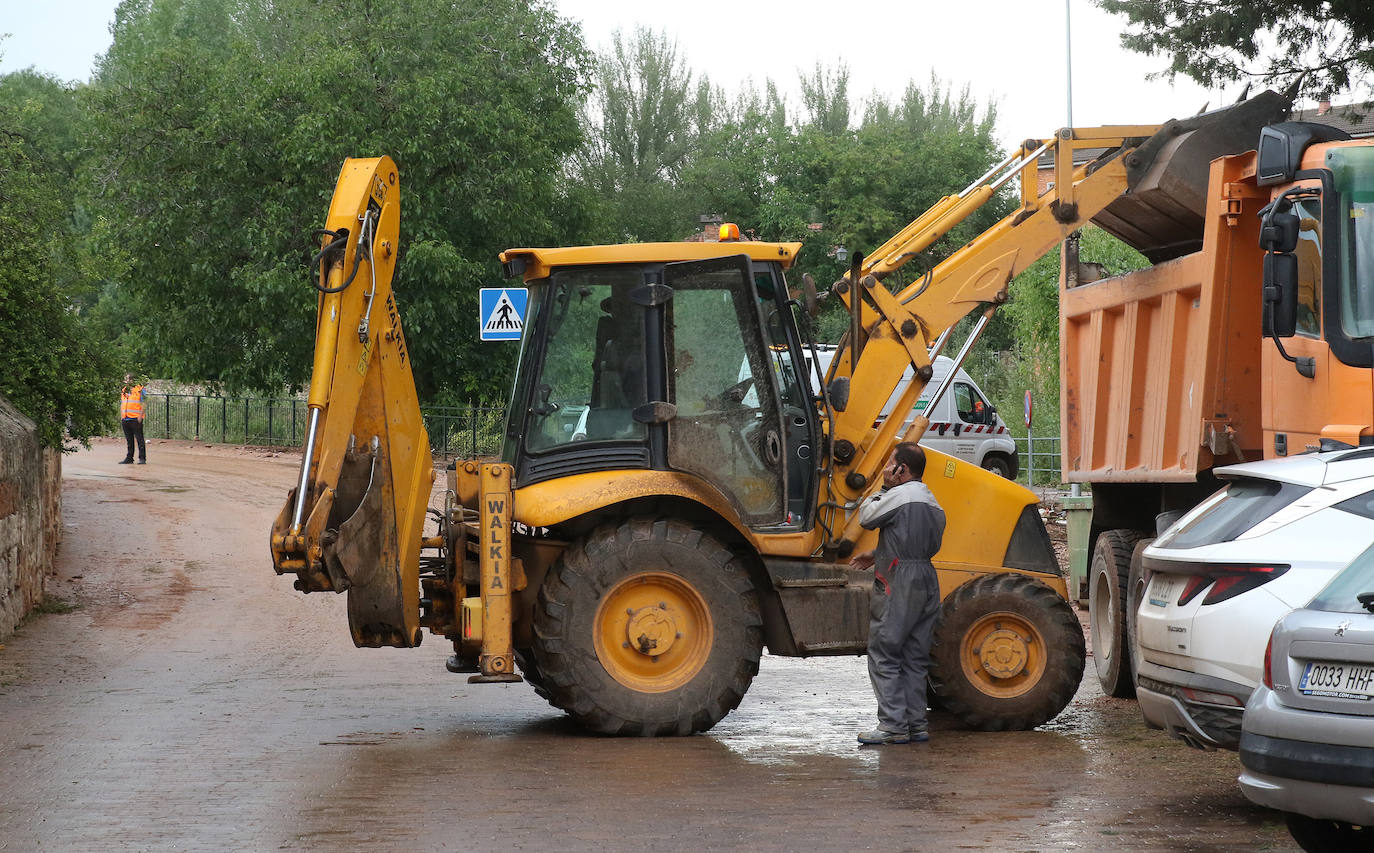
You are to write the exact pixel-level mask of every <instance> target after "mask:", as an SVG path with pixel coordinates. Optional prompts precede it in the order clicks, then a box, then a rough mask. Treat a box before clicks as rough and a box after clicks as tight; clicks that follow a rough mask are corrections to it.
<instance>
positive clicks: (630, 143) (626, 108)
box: [576, 27, 713, 242]
mask: <svg viewBox="0 0 1374 853" xmlns="http://www.w3.org/2000/svg"><path fill="white" fill-rule="evenodd" d="M712 94H713V93H712V92H711V90H710V86H709V84H703V86H699V87H694V86H693V84H692V72H691V70H690V69H689V68H688V67H687V61H686V59H685V58H684V57H683V56H682V55H681V53H679V51H678V47H677V43H676V42H675V41H673V40H672V39H671V38H669V37H668V36H667V35H666V34H659V33H655V32H653V31H652V30H649V29H646V28H644V27H636V28H635V30H634V32H633V33H631V34H630V35H628V36H627V35H625V34H624V33H622V32H620V31H619V30H617V31H616V32H615V33H614V34H613V36H612V38H611V44H610V46H609V48H608V49H607V52H606V53H605V54H603V55H602V56H600V57H599V58H598V60H597V62H596V86H595V89H594V91H593V93H592V95H591V97H590V98H589V99H588V101H587V104H586V108H585V110H584V112H583V119H582V120H583V123H584V125H585V126H586V127H587V129H588V134H587V142H586V145H585V147H584V148H583V149H582V151H581V152H580V153H579V156H578V157H577V162H576V171H577V173H578V175H579V176H580V177H581V178H582V180H584V181H585V182H586V183H587V184H588V185H589V186H590V187H591V188H592V190H593V192H594V193H595V195H596V197H597V198H599V199H600V200H601V203H602V205H603V206H604V207H603V216H604V218H605V231H604V233H603V235H602V236H603V238H604V239H607V240H612V241H618V242H619V241H624V242H639V241H654V240H680V239H682V237H684V236H685V235H686V230H687V228H688V226H687V224H686V223H687V222H688V221H689V217H690V215H691V214H690V212H689V211H687V210H685V209H684V206H683V198H682V194H681V192H680V190H679V184H678V178H679V176H680V175H681V173H682V170H683V168H684V166H685V164H686V162H687V160H688V158H689V156H690V154H691V151H692V147H693V143H694V142H695V140H696V138H697V136H698V126H699V124H701V123H709V122H711V121H712V119H713V116H712V104H711V97H712Z"/></svg>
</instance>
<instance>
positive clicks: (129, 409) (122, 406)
mask: <svg viewBox="0 0 1374 853" xmlns="http://www.w3.org/2000/svg"><path fill="white" fill-rule="evenodd" d="M119 417H120V418H121V419H123V418H138V419H139V420H143V386H142V385H135V386H134V387H132V388H130V389H129V390H127V391H125V392H124V393H123V394H120V395H119Z"/></svg>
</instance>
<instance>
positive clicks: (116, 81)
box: [86, 0, 587, 400]
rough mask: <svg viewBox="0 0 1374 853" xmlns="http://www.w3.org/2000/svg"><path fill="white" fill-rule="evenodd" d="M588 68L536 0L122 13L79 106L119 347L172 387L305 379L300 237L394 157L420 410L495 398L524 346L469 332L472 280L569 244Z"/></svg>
mask: <svg viewBox="0 0 1374 853" xmlns="http://www.w3.org/2000/svg"><path fill="white" fill-rule="evenodd" d="M586 61H587V57H586V54H585V51H584V49H583V47H582V43H581V39H580V35H579V32H578V30H577V28H576V27H575V26H574V25H573V24H570V23H569V22H567V21H564V20H562V19H560V18H559V17H558V16H557V15H556V14H555V13H554V12H553V11H552V10H551V9H550V8H549V7H547V6H546V5H543V4H542V3H539V2H537V0H487V2H482V3H477V2H459V3H455V2H451V0H274V2H270V3H268V2H263V0H126V2H124V3H123V4H121V6H120V7H119V9H118V12H117V15H116V20H115V24H114V42H113V44H112V46H111V48H110V50H109V52H108V53H107V54H106V55H105V57H104V58H103V59H102V61H101V62H100V64H99V66H98V68H97V75H96V78H95V80H94V81H93V85H92V86H91V88H90V90H89V93H88V94H89V97H88V98H87V100H86V104H87V107H88V109H89V111H90V114H91V120H92V129H93V134H92V139H93V148H94V150H95V164H94V168H93V170H92V174H91V179H92V180H91V186H92V191H93V196H94V203H95V204H96V205H97V206H98V208H99V209H100V210H101V211H102V212H104V213H105V214H106V216H107V217H108V219H109V221H110V222H112V223H115V225H114V228H113V231H112V233H111V235H110V239H109V241H108V243H107V245H108V246H110V247H111V248H112V249H113V248H114V247H118V249H119V250H120V251H125V252H127V253H128V255H129V256H130V257H131V258H132V259H133V261H132V264H131V266H130V269H129V271H128V273H127V274H126V275H125V276H123V277H122V278H121V279H120V280H119V281H118V282H117V283H116V285H115V286H114V287H112V288H111V289H110V291H109V294H108V296H109V298H110V299H112V300H114V301H116V302H117V303H118V310H117V311H116V310H113V309H112V310H111V313H112V314H118V316H120V317H122V318H125V319H126V320H127V321H128V328H127V332H126V340H127V341H128V342H129V343H130V345H131V346H133V347H135V348H136V349H137V350H138V351H139V352H140V353H142V354H143V356H144V357H145V358H146V359H147V361H148V363H149V364H150V365H151V366H153V367H155V368H156V369H157V370H158V371H159V372H160V373H161V374H162V375H165V376H167V377H169V378H176V379H184V380H189V381H210V382H212V383H221V384H223V385H224V386H226V387H228V388H230V389H240V388H256V389H275V388H279V387H281V385H282V384H288V385H298V384H300V383H301V382H303V381H304V380H305V379H306V378H307V373H308V371H309V369H310V352H311V347H312V344H313V319H314V310H315V296H314V291H313V290H311V288H310V287H309V285H308V284H307V281H308V278H309V275H310V273H309V271H308V269H307V265H308V260H309V257H310V255H311V253H312V250H313V249H314V248H315V247H314V246H313V245H312V241H311V239H310V237H309V235H310V232H311V230H312V229H313V228H316V227H319V225H320V223H321V222H322V221H323V218H324V214H325V211H326V210H327V206H328V202H329V198H330V195H331V194H332V190H333V185H334V181H335V179H336V177H337V175H338V169H339V167H340V165H341V163H342V161H343V160H344V158H346V157H350V156H376V155H378V154H390V155H391V156H392V157H393V158H394V159H395V160H396V162H397V164H398V166H399V167H400V171H401V192H402V218H401V228H402V245H401V255H400V258H399V262H398V266H397V273H396V280H395V288H396V291H397V294H398V301H399V302H400V304H401V308H402V311H403V315H404V321H405V323H406V326H407V332H408V334H407V338H408V341H409V342H410V345H411V348H412V353H413V355H414V359H413V364H414V366H415V371H416V380H417V384H418V386H419V389H420V394H421V397H422V399H426V400H436V399H461V398H464V397H468V396H486V397H489V398H491V397H499V396H500V394H501V392H500V391H499V390H498V388H497V387H496V386H495V383H493V382H492V381H491V377H492V376H493V375H501V376H504V375H508V374H509V372H510V371H509V369H508V368H509V365H510V363H511V362H512V361H513V357H514V349H515V348H513V347H504V348H499V349H497V348H492V347H490V346H487V347H485V348H483V345H482V344H480V343H479V342H478V340H477V334H476V329H477V323H476V314H477V297H478V294H477V290H478V288H479V287H480V286H482V285H495V284H499V282H500V279H499V265H498V264H497V262H496V255H497V253H498V252H500V251H501V250H502V249H505V248H509V247H510V246H512V245H520V244H525V245H528V244H541V243H551V242H561V241H562V240H563V239H565V238H566V236H567V234H566V232H565V230H564V226H563V222H564V221H565V220H564V219H563V217H562V215H561V211H562V209H563V208H564V206H565V205H564V202H565V200H566V199H567V198H568V187H567V185H566V182H565V181H564V179H563V177H562V174H563V173H562V169H561V166H562V164H563V162H564V161H565V159H566V158H567V156H568V155H569V154H570V152H572V151H573V150H574V149H575V148H576V146H577V145H578V144H579V143H580V140H581V132H580V128H579V126H578V122H577V115H576V104H577V103H578V102H579V101H580V99H581V98H582V96H583V94H584V92H585V87H586V76H587V71H586V68H585V64H586ZM585 204H586V200H585V199H575V200H574V201H573V202H572V204H571V205H569V206H570V207H571V208H573V209H574V210H576V209H579V208H580V207H584V206H585ZM573 220H574V221H576V217H573Z"/></svg>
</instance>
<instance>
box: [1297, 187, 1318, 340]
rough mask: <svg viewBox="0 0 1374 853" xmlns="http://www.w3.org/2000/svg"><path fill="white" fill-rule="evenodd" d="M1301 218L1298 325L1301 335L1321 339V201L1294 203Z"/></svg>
mask: <svg viewBox="0 0 1374 853" xmlns="http://www.w3.org/2000/svg"><path fill="white" fill-rule="evenodd" d="M1293 212H1294V213H1295V214H1297V216H1298V247H1297V249H1296V250H1295V251H1294V254H1295V255H1297V258H1298V326H1297V331H1298V334H1300V335H1307V336H1308V337H1313V338H1317V337H1321V332H1322V329H1321V292H1322V208H1321V199H1320V198H1307V199H1299V200H1297V201H1296V202H1295V203H1294V204H1293Z"/></svg>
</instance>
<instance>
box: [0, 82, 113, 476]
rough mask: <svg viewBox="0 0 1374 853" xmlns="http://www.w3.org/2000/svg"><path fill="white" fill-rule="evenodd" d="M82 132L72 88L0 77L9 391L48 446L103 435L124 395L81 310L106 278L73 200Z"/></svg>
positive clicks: (0, 322)
mask: <svg viewBox="0 0 1374 853" xmlns="http://www.w3.org/2000/svg"><path fill="white" fill-rule="evenodd" d="M81 135H82V132H81V119H80V113H79V111H78V109H77V106H76V101H75V97H74V93H73V92H72V91H71V90H70V89H69V88H67V87H66V86H64V85H63V84H61V83H58V82H57V81H56V80H53V79H51V78H49V77H46V76H43V75H40V74H35V73H33V72H30V71H21V72H17V73H14V74H8V75H5V76H4V77H0V235H3V237H0V364H4V366H5V367H4V370H3V371H0V394H3V395H4V396H5V397H7V398H8V399H9V400H10V402H11V403H13V404H14V405H15V407H16V408H18V409H19V411H21V412H23V413H24V414H25V415H27V416H28V417H29V418H31V419H32V420H33V421H34V422H35V423H36V424H37V426H38V431H39V440H40V441H41V442H42V444H43V445H44V446H46V447H65V446H66V439H67V438H70V439H74V440H76V441H80V442H83V443H84V442H85V441H86V440H87V439H88V438H89V437H90V436H92V435H98V434H100V433H101V432H103V431H104V430H105V429H106V428H108V427H109V426H110V425H111V424H112V423H113V417H114V414H115V400H116V399H117V397H116V392H115V389H116V388H117V381H118V380H117V379H116V377H115V372H116V370H117V368H116V367H115V366H113V357H112V354H111V353H110V352H109V351H108V350H107V349H106V348H105V347H104V346H102V344H101V342H100V341H99V339H98V337H97V335H96V334H95V333H94V331H93V330H92V327H91V326H90V325H89V324H88V323H87V322H84V321H83V318H82V316H81V311H82V309H83V306H84V303H85V302H86V301H87V297H88V295H89V293H90V289H91V287H92V286H93V282H95V281H96V280H98V279H99V278H100V276H101V275H102V269H101V266H100V263H99V261H98V260H97V259H96V258H95V257H93V256H92V254H91V253H90V252H89V245H88V244H87V243H86V242H85V241H84V240H83V238H82V232H83V231H86V232H89V231H90V230H92V227H93V226H92V224H91V223H89V222H84V223H83V222H81V220H82V218H83V216H84V213H83V211H81V210H80V209H79V208H78V207H77V205H76V204H75V203H74V201H73V199H74V197H75V195H76V178H75V175H76V169H77V166H78V163H79V157H78V140H79V139H80V137H81ZM67 449H70V448H67Z"/></svg>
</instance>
